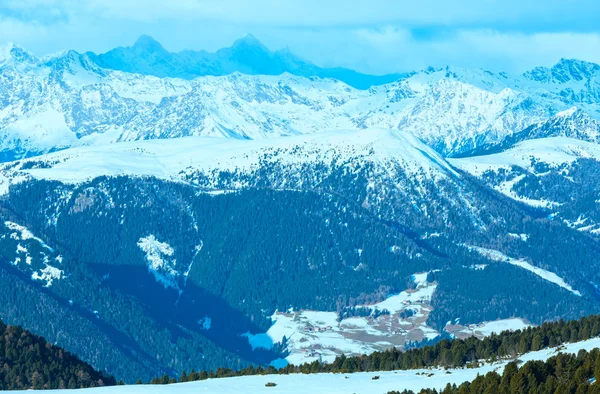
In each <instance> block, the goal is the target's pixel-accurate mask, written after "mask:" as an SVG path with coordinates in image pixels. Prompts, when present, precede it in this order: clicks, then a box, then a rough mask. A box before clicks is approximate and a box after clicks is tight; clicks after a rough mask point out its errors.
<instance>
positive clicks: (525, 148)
mask: <svg viewBox="0 0 600 394" xmlns="http://www.w3.org/2000/svg"><path fill="white" fill-rule="evenodd" d="M594 122H595V121H594ZM592 126H594V127H590V128H588V129H586V128H584V127H581V128H573V129H572V130H573V131H574V132H578V133H580V135H581V134H585V135H586V136H587V137H589V138H588V139H592V140H593V138H592V137H594V138H597V134H594V133H595V132H597V131H598V130H597V129H596V128H595V124H592ZM563 130H564V129H563ZM449 161H450V163H451V164H452V165H453V166H455V167H457V168H460V169H462V170H464V171H467V172H469V173H471V174H473V175H475V176H476V177H479V178H480V179H482V180H483V181H485V182H486V183H488V184H489V185H490V186H491V187H493V188H494V189H496V190H498V191H499V192H501V193H504V194H505V195H507V196H509V197H511V198H513V199H515V200H518V201H522V202H524V203H526V204H530V205H532V206H536V207H543V208H546V209H549V210H550V211H551V212H552V216H550V217H551V218H553V217H555V216H557V217H558V218H560V219H562V220H563V221H564V222H565V223H567V224H568V225H569V226H571V227H573V228H577V229H580V230H585V231H588V232H590V233H592V234H600V210H599V205H598V204H600V187H599V183H598V180H599V179H598V174H600V145H598V144H597V143H593V142H587V141H583V140H578V139H574V138H567V137H551V138H539V139H532V140H526V141H524V142H521V143H518V144H517V145H515V146H514V147H513V148H511V149H508V150H505V151H502V152H500V153H496V154H491V155H484V156H475V157H468V158H462V159H451V160H449Z"/></svg>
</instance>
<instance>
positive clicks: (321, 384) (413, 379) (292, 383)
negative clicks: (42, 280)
mask: <svg viewBox="0 0 600 394" xmlns="http://www.w3.org/2000/svg"><path fill="white" fill-rule="evenodd" d="M598 347H600V339H599V338H593V339H589V340H587V341H582V342H576V343H569V344H567V345H565V346H562V347H561V349H560V350H559V349H557V348H550V349H545V350H540V351H536V352H530V353H526V354H524V355H522V356H520V357H519V358H518V359H519V360H521V361H523V362H527V361H534V360H541V361H544V360H547V359H548V358H550V357H552V356H555V355H556V354H557V353H558V352H562V353H571V354H577V353H578V352H579V351H580V350H582V349H584V350H588V351H589V350H592V349H594V348H598ZM509 361H512V360H502V361H497V362H493V363H489V362H488V363H483V365H482V366H480V367H477V368H460V369H449V370H444V369H423V370H406V371H391V372H364V373H363V372H361V373H353V374H306V375H304V374H291V375H262V376H261V375H258V376H244V377H235V378H222V379H210V380H204V381H199V382H191V383H178V384H171V385H166V386H165V385H143V386H140V385H130V386H115V387H101V388H94V389H83V390H77V392H78V393H82V394H87V393H88V392H89V393H95V394H128V393H131V394H138V393H144V394H145V393H157V394H162V393H180V394H188V393H190V394H191V393H194V394H196V393H211V394H219V393H226V394H235V393H243V394H259V393H273V392H277V393H287V394H296V393H323V394H338V393H339V394H348V393H355V394H371V393H386V392H388V391H392V390H397V391H403V390H405V389H406V390H412V391H414V392H418V391H419V390H421V389H427V388H430V389H437V390H442V389H443V388H444V387H445V386H446V385H447V384H448V383H450V384H457V385H458V384H461V383H464V382H467V381H469V382H470V381H472V380H473V379H475V378H476V377H477V376H478V375H485V374H486V373H488V372H491V371H496V372H498V373H502V371H503V370H504V367H505V366H506V364H508V362H509ZM374 376H379V378H378V379H375V380H374V379H373V377H374ZM269 382H272V383H275V384H276V386H275V387H267V386H265V385H266V384H267V383H269ZM55 392H56V393H57V394H70V393H72V392H73V391H72V390H56V391H55ZM15 393H19V392H15ZM22 393H24V392H22Z"/></svg>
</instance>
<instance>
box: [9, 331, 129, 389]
mask: <svg viewBox="0 0 600 394" xmlns="http://www.w3.org/2000/svg"><path fill="white" fill-rule="evenodd" d="M115 384H117V382H116V381H115V379H114V378H113V377H112V376H107V375H105V374H103V373H102V372H98V371H96V370H94V368H92V366H91V365H89V364H87V363H85V362H83V361H81V360H80V359H79V358H77V357H76V356H75V355H73V354H71V353H69V352H67V351H66V350H64V349H61V348H59V347H57V346H54V345H52V344H50V343H48V342H46V340H45V339H44V338H42V337H39V336H37V335H33V334H31V333H30V332H29V331H26V330H24V329H23V328H21V327H19V326H7V325H5V324H4V323H3V322H1V321H0V390H29V389H36V390H37V389H79V388H87V387H100V386H114V385H115Z"/></svg>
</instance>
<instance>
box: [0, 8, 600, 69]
mask: <svg viewBox="0 0 600 394" xmlns="http://www.w3.org/2000/svg"><path fill="white" fill-rule="evenodd" d="M597 15H600V2H598V1H597V0H594V1H590V0H572V1H571V2H569V5H568V6H565V3H564V1H558V0H547V1H545V2H544V3H543V5H541V4H540V2H539V1H537V0H520V1H517V0H506V1H497V0H463V1H454V2H450V1H441V0H421V1H419V2H414V1H410V2H409V1H401V0H343V1H342V0H303V1H298V0H293V1H292V0H252V1H250V0H171V1H164V0H86V1H80V0H26V1H24V0H2V1H1V3H0V37H2V38H3V40H7V41H8V40H10V41H14V42H17V43H19V44H21V45H23V46H25V47H27V48H29V49H31V50H33V51H34V52H35V53H36V54H45V53H48V52H53V51H57V50H62V49H71V48H72V49H76V50H78V51H82V52H83V51H87V50H93V51H96V52H103V51H107V50H109V49H111V48H113V47H115V46H119V45H130V44H131V43H133V42H134V41H135V39H136V38H137V37H138V36H139V35H141V34H150V35H152V36H154V37H155V38H157V39H158V40H159V41H160V42H162V43H163V44H164V45H165V47H166V48H167V49H169V50H174V51H178V50H182V49H207V50H216V49H218V48H220V47H224V46H228V45H230V44H231V43H232V42H233V41H234V40H235V39H236V38H239V37H240V36H242V35H243V34H245V33H247V32H250V33H252V34H254V35H256V36H257V37H258V38H259V39H261V40H262V41H263V42H264V43H265V44H266V45H267V46H268V47H270V48H272V49H278V48H282V47H285V46H289V47H290V48H291V49H292V50H293V51H294V52H296V53H298V54H299V55H301V56H303V57H305V58H307V59H308V60H311V61H313V62H316V63H317V64H320V65H324V66H345V67H350V68H354V69H358V70H360V71H364V72H371V73H385V72H395V71H407V70H413V69H420V68H425V67H427V66H429V65H433V66H436V67H441V66H445V65H447V64H452V65H456V66H461V67H482V68H487V69H492V70H498V69H507V70H509V71H523V70H525V69H527V68H531V67H533V66H536V65H540V64H542V65H550V64H552V63H554V62H556V61H557V60H558V59H560V58H561V57H573V58H580V59H582V60H589V61H594V62H600V51H599V50H598V48H600V44H599V42H600V41H599V40H600V39H599V37H600V36H599V35H600V25H598V23H597V21H596V19H597Z"/></svg>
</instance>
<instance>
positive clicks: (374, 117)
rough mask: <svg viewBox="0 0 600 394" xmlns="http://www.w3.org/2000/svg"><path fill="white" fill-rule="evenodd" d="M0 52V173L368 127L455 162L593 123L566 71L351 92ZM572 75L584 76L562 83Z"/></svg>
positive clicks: (432, 78) (461, 76) (324, 84)
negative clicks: (148, 143)
mask: <svg viewBox="0 0 600 394" xmlns="http://www.w3.org/2000/svg"><path fill="white" fill-rule="evenodd" d="M0 52H1V53H2V56H1V57H0V141H1V143H0V152H1V157H0V159H3V161H7V160H11V159H13V158H20V157H25V156H32V155H37V154H40V153H45V152H48V151H52V150H57V149H64V148H68V147H72V146H79V145H94V144H102V143H112V142H117V141H131V140H145V139H155V138H176V137H183V136H217V137H225V138H237V139H265V138H272V137H278V136H288V135H297V134H310V133H316V132H322V131H327V130H340V129H364V128H368V127H380V128H391V129H401V130H403V131H406V132H409V133H411V134H413V135H414V136H416V137H418V138H420V139H422V140H423V141H425V142H426V143H427V144H428V145H430V146H432V147H434V148H435V149H437V150H438V151H440V152H442V153H443V154H457V153H461V152H465V151H470V150H473V149H475V148H477V147H479V146H481V145H482V144H485V143H495V142H499V141H501V140H502V139H503V138H505V137H506V136H508V135H511V134H513V133H516V132H519V131H521V130H523V129H525V128H527V127H528V126H530V125H532V124H536V123H538V122H543V121H545V120H547V119H548V118H549V117H550V116H552V115H554V114H556V113H558V112H560V111H564V110H568V109H569V108H572V107H573V106H575V105H576V106H578V107H579V108H580V109H581V110H582V111H584V112H586V113H588V114H590V116H592V117H596V118H598V117H600V109H599V108H600V107H599V105H600V104H599V103H600V97H599V95H598V90H600V89H599V88H598V84H599V82H598V74H599V72H598V71H597V70H596V68H594V67H593V66H594V65H592V64H591V63H583V62H577V61H562V62H561V63H559V64H557V65H556V66H555V69H556V70H562V73H561V75H563V78H562V79H561V82H560V83H559V82H556V81H554V80H550V81H548V80H545V79H541V78H537V79H535V78H530V77H528V76H508V75H507V74H505V73H500V74H494V73H491V72H487V71H483V70H463V69H454V68H450V67H448V68H445V69H427V70H424V71H422V72H418V73H411V74H408V75H406V76H403V77H402V78H401V79H399V80H398V81H396V82H392V83H390V84H387V85H383V86H377V87H373V88H371V89H368V90H359V89H355V88H352V87H350V86H349V85H346V84H345V83H343V82H340V81H338V80H335V79H319V78H316V77H300V76H294V75H291V74H288V73H284V74H282V75H276V76H265V75H243V74H239V73H233V74H228V75H223V76H217V77H212V76H206V77H199V78H196V79H193V80H184V79H176V78H166V77H165V78H158V77H154V76H148V75H142V74H132V73H126V72H122V71H114V70H110V69H105V68H102V67H100V66H99V65H98V62H97V59H95V58H94V57H93V56H92V55H89V54H79V53H77V52H75V51H68V52H66V53H63V54H59V55H54V56H48V57H45V58H42V59H37V58H35V57H34V56H33V55H32V54H30V53H28V52H27V51H26V50H24V49H22V48H19V47H17V46H14V45H9V46H4V47H2V49H1V50H0ZM580 63H581V65H582V67H583V65H586V66H587V67H588V68H589V72H588V73H585V74H581V73H577V74H576V75H575V74H573V75H572V73H574V72H575V71H574V70H575V69H574V68H573V64H580ZM101 64H102V63H101ZM553 70H554V69H553ZM556 70H555V71H556Z"/></svg>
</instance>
